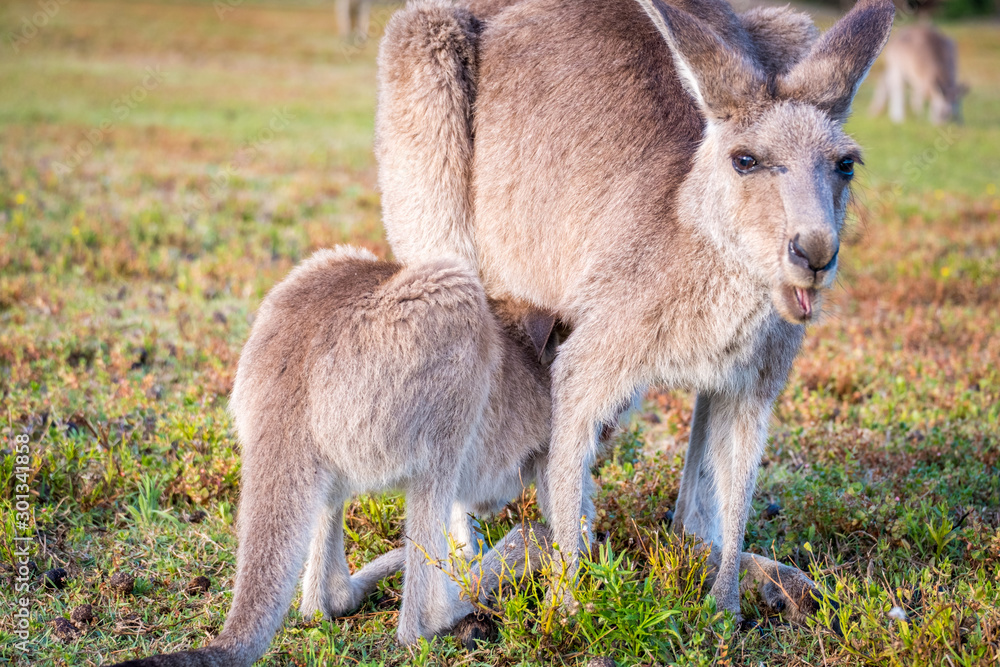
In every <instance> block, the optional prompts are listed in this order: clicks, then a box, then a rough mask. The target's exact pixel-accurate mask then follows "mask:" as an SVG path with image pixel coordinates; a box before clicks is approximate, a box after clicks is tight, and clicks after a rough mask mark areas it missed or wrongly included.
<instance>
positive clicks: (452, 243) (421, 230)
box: [375, 0, 481, 267]
mask: <svg viewBox="0 0 1000 667" xmlns="http://www.w3.org/2000/svg"><path fill="white" fill-rule="evenodd" d="M480 31H481V23H480V22H479V20H478V19H476V18H475V17H474V16H473V15H472V14H471V13H470V12H469V11H468V10H467V9H464V8H461V7H457V6H454V5H452V4H451V3H449V2H448V1H447V0H410V2H409V3H408V4H407V5H406V7H405V8H404V9H402V10H400V11H398V12H396V14H395V15H394V16H393V17H392V19H391V20H390V21H389V23H388V25H387V26H386V29H385V36H384V37H383V38H382V43H381V46H380V48H379V55H378V109H377V111H376V113H375V154H376V157H377V158H378V166H379V188H380V189H381V191H382V216H383V223H384V225H385V229H386V235H387V236H388V238H389V243H390V245H391V246H392V251H393V253H394V254H395V255H396V258H397V259H399V260H400V261H402V262H403V263H411V262H419V261H426V260H428V259H438V258H441V257H443V256H447V255H452V256H458V257H460V258H461V259H463V260H464V261H466V262H468V263H469V264H470V265H471V266H473V267H475V266H476V251H475V246H474V244H473V234H472V228H471V225H472V202H471V199H470V187H469V186H470V177H471V168H472V107H473V103H474V101H475V96H476V73H477V67H478V64H477V48H478V39H479V33H480Z"/></svg>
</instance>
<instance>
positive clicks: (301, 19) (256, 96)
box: [0, 0, 1000, 667]
mask: <svg viewBox="0 0 1000 667" xmlns="http://www.w3.org/2000/svg"><path fill="white" fill-rule="evenodd" d="M53 7H54V9H53ZM220 8H221V9H222V10H225V11H220ZM46 11H48V12H49V13H45V11H43V8H42V3H37V2H22V1H20V0H17V1H14V2H5V3H3V4H2V5H0V38H2V44H0V392H2V410H0V438H2V439H3V442H2V443H0V447H2V448H3V454H2V466H0V481H2V487H0V510H2V526H3V540H2V544H0V582H2V591H0V597H2V600H3V606H4V611H3V615H2V617H0V663H4V664H32V665H78V664H79V665H97V664H104V663H109V662H112V661H117V660H124V659H128V658H131V657H136V656H142V655H147V654H150V653H153V652H162V651H169V650H177V649H182V648H186V647H191V646H199V645H201V644H203V643H205V642H206V641H208V640H209V639H211V638H212V637H213V636H215V635H216V634H217V633H218V632H219V630H220V629H221V627H222V622H223V619H224V618H225V614H226V612H227V610H228V606H229V601H230V590H231V584H232V576H233V562H234V552H235V547H236V544H235V539H234V536H233V526H232V524H233V520H234V515H235V504H236V500H237V493H238V480H239V466H240V464H239V457H238V450H237V445H236V442H235V440H234V437H233V434H232V432H231V424H230V421H229V418H228V416H227V414H226V411H225V409H226V396H227V392H228V391H229V389H230V387H231V383H232V378H233V373H234V370H235V365H236V361H237V358H238V355H239V351H240V347H241V345H242V343H243V341H244V339H245V337H246V335H247V333H248V329H249V324H250V322H251V321H252V317H253V313H254V310H255V309H256V307H257V305H258V304H259V301H260V299H261V297H262V296H263V294H264V293H265V291H266V290H267V289H268V288H269V287H270V286H271V285H273V284H274V283H275V282H276V281H277V280H279V279H280V278H281V277H282V276H283V275H284V274H285V273H286V272H287V271H288V270H289V269H290V268H291V267H292V266H293V265H294V264H295V263H296V262H297V261H299V260H300V259H302V258H303V257H305V256H307V255H308V254H309V253H310V252H311V251H312V250H314V249H316V248H319V247H323V246H328V245H331V244H335V243H341V242H351V243H355V244H359V245H363V246H366V247H368V248H371V249H372V250H374V251H375V252H376V253H377V254H380V255H385V254H386V253H387V252H388V248H387V245H386V242H385V240H384V238H383V236H382V230H381V227H380V224H379V221H378V212H379V199H378V194H377V192H376V191H375V166H374V162H373V158H372V155H371V140H372V126H373V107H374V100H375V94H374V82H375V65H374V56H375V52H376V46H375V44H374V40H372V41H370V42H369V43H368V44H366V45H356V44H345V43H342V42H338V41H337V40H336V39H335V38H334V37H333V34H334V28H335V26H334V25H333V18H332V11H331V10H330V8H329V7H326V6H323V5H319V4H315V5H296V6H294V7H287V8H274V7H267V6H262V5H256V4H252V3H249V2H248V3H246V4H239V3H236V2H228V3H226V2H221V3H220V2H217V3H214V4H213V3H210V2H208V0H204V1H202V2H198V3H192V4H181V3H162V4H148V3H139V2H124V1H108V2H95V1H91V0H52V3H51V4H50V5H48V10H46ZM389 11H390V10H389V9H388V8H381V9H379V10H377V12H376V16H375V22H376V24H379V25H381V24H383V23H384V21H385V19H386V17H387V16H388V15H389ZM39 12H42V14H40V16H44V18H45V20H44V25H41V27H38V26H35V30H34V31H32V30H30V29H28V28H27V27H26V25H27V24H25V23H24V22H23V20H28V21H29V23H30V22H31V21H33V20H34V19H33V18H32V17H33V16H36V15H39V14H38V13H39ZM220 14H221V17H220ZM38 23H41V20H40V19H39V20H38ZM947 30H948V32H949V33H951V34H952V35H954V36H956V37H957V38H958V39H959V41H960V57H961V61H960V62H961V70H962V74H963V78H964V79H965V80H966V81H967V82H968V83H969V84H970V85H971V86H972V93H971V95H970V96H969V98H967V101H966V107H965V109H966V124H965V125H964V126H963V127H946V128H941V129H939V128H932V127H930V126H928V125H927V124H925V123H922V122H915V121H912V120H911V121H910V122H908V123H907V124H906V125H904V126H901V127H895V126H892V125H890V124H889V123H888V121H887V120H886V119H884V118H881V119H870V118H867V117H866V116H865V115H864V106H865V105H866V104H867V99H868V97H869V96H870V87H869V86H866V87H865V88H864V89H863V90H862V92H861V94H860V98H859V103H858V109H859V113H858V117H857V118H856V119H855V120H853V121H852V122H851V124H850V129H851V131H852V132H853V133H854V134H855V136H856V137H857V138H858V139H859V141H860V142H861V144H862V145H863V146H865V148H866V163H867V167H866V169H865V173H864V174H863V175H862V177H861V178H860V179H859V180H860V182H859V187H858V189H857V195H858V196H857V198H856V204H855V206H854V207H853V212H852V221H853V222H852V225H851V232H850V234H849V242H848V245H847V246H846V247H845V249H844V252H843V253H842V258H843V259H842V262H843V267H844V268H843V271H842V274H841V278H840V284H839V285H838V287H837V289H836V290H835V296H834V298H833V303H832V306H831V307H830V308H829V313H828V315H827V316H826V317H825V318H824V320H823V322H822V323H820V324H818V325H816V326H814V327H811V328H810V330H809V332H808V336H807V340H806V344H805V346H804V349H803V351H802V354H801V356H800V358H799V360H798V361H797V363H796V365H795V370H794V373H793V376H792V379H791V381H790V383H789V386H788V388H787V389H786V390H785V392H784V394H783V395H782V396H781V398H780V399H779V402H778V405H777V409H776V414H775V417H774V421H773V428H772V441H771V443H770V445H769V447H768V450H767V454H766V457H765V461H764V464H763V468H762V470H761V477H760V484H759V489H758V493H757V496H756V498H755V502H754V505H755V508H756V509H757V510H758V513H757V514H756V515H755V516H754V517H752V518H751V521H750V523H749V525H748V529H747V549H749V550H752V551H756V552H759V553H768V554H772V553H773V554H776V555H777V557H778V558H779V559H780V560H782V561H783V562H787V563H791V564H796V565H798V566H799V567H802V568H805V569H810V570H811V571H812V573H813V575H814V577H815V578H816V579H817V581H819V582H821V584H822V586H823V587H824V588H825V589H826V590H827V591H829V592H830V597H831V599H835V600H836V601H838V602H839V610H838V611H834V609H833V607H832V606H830V605H826V606H825V607H824V609H823V610H822V611H821V614H820V617H819V622H817V623H816V624H813V625H811V626H810V627H793V626H790V625H787V624H785V623H783V622H782V621H781V618H780V617H771V616H767V615H766V614H765V610H764V608H763V607H762V605H761V604H759V601H757V600H755V599H753V598H752V597H750V598H747V599H745V601H744V607H743V614H744V616H745V617H746V619H747V620H748V622H747V623H745V624H744V627H742V628H740V627H737V625H736V624H735V623H734V622H733V619H732V618H730V617H727V616H724V615H722V614H718V613H716V612H715V608H714V603H713V602H712V600H711V599H706V598H705V597H704V593H705V590H704V589H703V586H702V581H701V578H700V574H699V569H698V568H697V567H695V565H696V562H694V561H695V560H696V559H693V557H692V555H691V552H690V549H689V546H688V545H684V544H681V543H679V542H677V541H676V540H675V539H672V538H669V537H667V533H666V527H667V526H666V523H665V516H666V512H667V511H668V510H669V509H670V508H671V507H672V504H673V502H674V499H675V496H676V492H677V487H678V483H679V476H680V470H681V466H682V463H683V453H684V442H685V438H686V436H687V431H688V426H689V420H690V410H691V403H692V397H691V396H690V395H688V394H685V393H680V392H678V393H654V394H651V395H650V396H649V397H648V399H647V401H646V404H645V405H644V407H643V409H642V411H641V412H640V413H639V414H637V415H636V416H635V417H634V418H633V420H632V423H631V425H630V426H629V427H628V428H627V429H625V430H624V432H623V433H622V434H621V435H619V436H618V437H617V439H616V441H615V442H616V448H615V450H614V452H613V453H612V454H611V455H609V457H608V458H607V459H606V460H604V461H602V462H601V464H600V465H599V466H598V467H597V468H596V469H595V474H596V475H597V476H598V478H599V486H600V489H601V490H600V493H599V497H598V499H597V505H598V508H599V512H598V514H599V516H598V517H597V520H596V524H597V528H598V530H600V531H607V532H609V533H610V536H609V539H608V542H607V545H608V546H607V547H605V549H604V551H602V553H601V554H600V555H598V556H596V557H595V559H594V560H593V562H590V563H588V564H587V565H586V567H585V570H586V572H585V574H584V576H583V577H582V579H581V584H580V590H579V592H578V598H579V599H580V600H581V602H583V603H584V604H583V607H582V609H581V610H580V611H579V612H578V613H577V614H576V615H575V616H572V617H565V616H564V615H563V614H562V612H560V611H559V610H556V609H553V608H552V607H551V606H549V604H548V603H547V602H546V601H545V590H546V582H545V580H544V578H543V579H542V580H540V581H538V582H535V583H534V584H532V585H531V586H530V587H528V589H527V590H526V591H524V592H523V593H521V594H519V595H517V596H515V597H513V598H510V599H508V600H507V601H506V602H505V603H504V605H503V607H502V609H500V610H499V613H498V620H499V621H500V628H501V629H500V638H499V641H497V642H492V643H487V644H480V646H479V648H477V649H476V650H475V651H472V652H467V651H466V650H465V649H463V648H461V647H460V646H459V645H458V643H457V642H456V641H454V640H452V639H450V638H441V639H437V640H435V641H433V642H430V643H426V644H422V645H420V646H419V647H417V648H415V649H413V650H406V649H401V648H399V647H397V646H396V645H395V643H394V638H393V631H394V626H395V617H396V613H397V611H398V609H399V591H400V579H399V577H396V578H395V579H392V580H390V581H387V582H386V583H385V584H384V585H383V587H382V588H380V591H379V593H378V594H377V595H373V596H372V597H371V598H369V599H368V600H367V602H366V603H365V606H364V607H363V609H361V610H360V611H359V612H358V613H357V614H355V615H354V616H352V617H350V618H348V619H340V620H337V621H333V622H331V621H322V620H318V619H309V618H302V617H301V616H300V615H299V614H298V613H297V612H294V611H293V612H292V613H291V614H290V616H289V618H288V621H287V623H286V626H285V629H284V630H283V631H282V632H281V633H280V634H279V635H278V637H277V638H276V639H275V641H274V643H273V644H272V646H271V649H270V652H269V653H268V655H267V658H266V660H265V661H264V662H265V664H270V665H284V664H294V665H312V664H343V665H376V664H387V665H403V664H426V665H430V664H441V665H521V664H523V665H550V664H566V665H583V664H585V663H586V661H587V660H588V658H589V657H590V656H610V657H612V658H614V659H615V660H616V661H617V662H618V664H619V665H628V664H643V665H647V664H648V665H652V664H670V665H674V664H676V665H712V664H717V665H748V666H749V665H754V666H756V665H769V666H775V665H820V664H827V665H885V666H891V665H926V666H928V667H939V666H940V665H951V666H957V665H997V664H1000V427H998V420H1000V369H998V366H1000V313H998V307H997V304H998V303H1000V193H998V187H1000V28H998V27H997V26H996V25H995V24H994V25H979V26H973V25H957V26H951V27H948V28H947ZM28 33H31V36H30V37H29V36H28ZM24 440H27V447H26V449H27V450H28V454H27V455H26V456H27V458H24V459H22V460H20V461H19V460H18V458H17V457H18V455H17V448H18V447H21V446H22V441H24ZM19 466H22V467H23V468H26V472H23V471H21V472H19ZM19 484H23V485H24V486H26V487H27V488H28V489H29V491H28V493H27V494H26V495H28V496H29V499H28V501H27V502H28V504H29V505H30V508H31V510H30V511H31V512H32V513H33V515H34V524H33V529H32V528H30V527H29V528H27V529H26V528H25V527H23V526H19V525H18V515H17V511H16V510H17V501H18V498H17V495H18V494H20V493H23V491H24V487H21V488H18V485H19ZM770 504H776V505H779V506H780V507H781V508H783V509H782V511H781V512H780V513H779V514H777V515H776V516H772V515H773V511H772V512H766V513H765V512H761V511H760V510H762V509H763V508H765V507H767V506H768V505H770ZM772 509H773V508H772ZM536 515H537V511H536V510H535V508H534V505H533V504H532V503H531V499H530V498H528V499H525V501H524V502H522V503H516V504H514V505H512V506H511V507H510V508H508V510H506V511H505V512H504V513H503V514H502V515H501V516H499V517H497V518H495V519H493V520H491V521H490V522H488V523H487V524H484V529H486V530H487V531H488V532H489V533H490V534H492V535H497V534H499V533H501V532H502V531H504V530H506V528H507V527H508V526H510V525H512V524H513V523H515V522H517V521H518V520H520V519H521V518H522V517H524V516H529V517H533V516H536ZM402 519H403V507H402V504H401V502H400V500H399V499H398V498H395V497H385V498H362V499H359V500H357V501H356V502H354V503H353V504H352V505H351V506H350V509H349V512H348V518H347V528H348V531H349V536H350V539H349V540H348V543H349V550H350V556H349V557H350V560H351V561H352V564H354V565H360V564H362V563H364V562H366V561H367V560H369V559H370V558H371V557H373V556H374V555H376V554H379V553H382V552H384V551H386V550H388V549H390V548H392V547H393V546H395V545H398V544H400V543H401V527H402ZM25 536H28V537H31V539H30V541H29V542H26V543H25V542H19V541H16V540H15V538H17V537H25ZM22 544H30V556H31V559H32V566H31V568H30V572H29V573H28V577H27V579H28V583H29V590H28V592H27V593H15V586H16V584H17V583H18V576H19V573H18V572H17V569H16V567H15V564H16V561H17V556H16V551H17V550H18V548H19V545H22ZM54 568H63V569H64V570H65V571H66V579H65V585H64V587H62V588H57V587H52V586H46V585H44V584H43V580H44V577H43V576H42V573H43V572H46V571H49V570H52V569H54ZM116 575H118V576H116ZM126 575H128V576H131V577H135V581H134V584H133V585H132V586H131V591H130V592H129V591H128V588H129V587H128V586H123V585H121V581H122V579H123V578H125V579H127V578H128V576H126ZM49 576H50V578H51V577H52V576H54V575H49ZM202 576H203V577H207V578H208V580H209V585H208V588H207V590H202V589H201V588H198V587H197V586H190V585H189V584H190V582H191V581H192V580H193V579H195V578H196V577H202ZM21 598H25V599H26V600H27V602H28V604H27V608H28V610H29V611H28V613H29V614H30V623H29V634H30V639H29V640H28V642H27V650H22V648H21V647H19V646H18V642H20V641H21V639H20V638H19V637H18V636H17V635H15V634H14V632H15V630H16V629H17V624H16V618H15V616H14V613H15V611H17V610H18V609H19V608H21V603H20V602H19V600H20V599H21ZM84 604H90V605H92V614H93V620H92V621H89V622H84V621H78V622H77V623H76V624H75V625H73V624H72V623H71V622H70V621H69V620H66V619H68V618H69V617H70V615H71V613H72V612H73V610H75V609H77V608H78V607H79V606H80V605H84ZM893 607H899V608H900V609H901V610H902V612H899V611H894V612H893V613H892V614H890V610H891V609H892V608H893ZM78 614H79V612H78ZM834 614H836V615H837V616H838V617H839V625H840V627H841V629H842V634H841V635H837V634H836V633H834V632H832V631H831V630H829V629H827V628H828V627H829V626H830V624H831V621H832V615H834ZM904 615H905V620H901V619H904ZM77 618H79V615H77ZM60 619H62V620H60Z"/></svg>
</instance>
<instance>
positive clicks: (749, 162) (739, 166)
mask: <svg viewBox="0 0 1000 667" xmlns="http://www.w3.org/2000/svg"><path fill="white" fill-rule="evenodd" d="M756 166H757V158H755V157H754V156H753V155H737V156H735V157H733V169H735V170H736V171H738V172H740V173H741V174H746V173H748V172H750V171H751V170H753V168H754V167H756Z"/></svg>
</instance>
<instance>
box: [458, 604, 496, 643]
mask: <svg viewBox="0 0 1000 667" xmlns="http://www.w3.org/2000/svg"><path fill="white" fill-rule="evenodd" d="M451 634H452V636H454V637H455V638H456V639H457V640H458V641H460V642H461V643H462V646H464V647H465V650H466V651H473V650H475V649H476V644H478V643H479V642H495V641H496V640H497V637H499V631H498V629H497V624H496V621H494V620H493V619H492V618H491V617H490V616H487V615H486V614H481V613H479V612H473V613H471V614H469V615H468V616H466V617H465V618H463V619H462V620H461V621H459V622H458V624H457V625H456V626H455V627H454V628H452V630H451Z"/></svg>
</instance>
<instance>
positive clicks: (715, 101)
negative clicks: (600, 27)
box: [637, 0, 766, 119]
mask: <svg viewBox="0 0 1000 667" xmlns="http://www.w3.org/2000/svg"><path fill="white" fill-rule="evenodd" d="M637 2H638V3H639V6H640V7H642V8H643V10H645V12H646V14H647V15H648V16H649V18H650V19H651V20H652V21H653V25H655V26H656V29H657V30H659V31H660V34H661V35H663V39H664V40H666V42H667V46H668V47H670V53H671V55H672V56H673V60H674V69H676V70H677V76H678V77H680V80H681V83H682V84H683V85H684V88H685V89H687V91H688V92H689V93H691V96H692V97H694V99H695V101H697V102H698V106H700V107H701V109H702V111H703V112H704V113H705V115H706V116H709V117H713V118H719V119H724V118H728V117H729V116H731V115H732V114H733V112H735V111H736V110H737V109H739V108H741V107H745V106H746V105H747V102H748V101H749V100H748V98H750V97H756V96H757V94H758V92H759V91H761V90H763V89H764V83H765V81H766V78H765V76H764V74H763V73H762V72H761V71H760V68H759V67H757V65H756V64H755V63H754V61H753V60H751V59H750V58H749V57H748V56H747V55H746V53H747V45H746V44H743V43H739V42H742V41H744V40H745V38H746V35H745V33H743V34H742V35H739V36H737V35H732V36H731V37H733V38H735V39H734V41H736V42H737V43H734V44H727V43H726V42H725V41H724V40H723V39H722V38H720V36H719V34H718V33H716V32H715V31H714V30H713V29H712V28H711V27H710V26H709V24H708V23H707V22H706V21H701V20H699V19H698V18H695V17H694V16H692V15H691V14H689V13H688V12H686V11H684V10H682V9H677V8H676V7H673V6H671V5H668V4H666V3H664V2H662V1H661V0H637ZM720 27H726V26H720Z"/></svg>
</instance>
